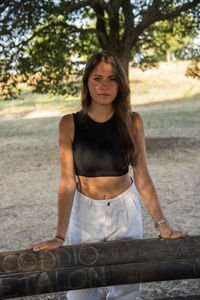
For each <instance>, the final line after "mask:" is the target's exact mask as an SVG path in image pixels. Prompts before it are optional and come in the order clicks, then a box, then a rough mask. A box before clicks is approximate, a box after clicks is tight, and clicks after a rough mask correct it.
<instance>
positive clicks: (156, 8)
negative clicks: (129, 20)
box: [131, 0, 199, 46]
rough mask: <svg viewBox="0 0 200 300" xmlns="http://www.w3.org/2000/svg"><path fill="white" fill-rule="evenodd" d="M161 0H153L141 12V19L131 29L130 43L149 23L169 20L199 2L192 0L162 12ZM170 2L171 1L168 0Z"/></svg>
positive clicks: (134, 40)
mask: <svg viewBox="0 0 200 300" xmlns="http://www.w3.org/2000/svg"><path fill="white" fill-rule="evenodd" d="M161 2H162V1H161V0H154V1H153V3H152V5H151V6H149V8H148V9H147V10H146V11H145V12H143V13H142V21H141V22H140V23H139V24H138V25H137V26H136V28H135V29H134V31H133V35H132V39H131V44H132V46H133V45H134V44H135V42H136V41H137V39H138V37H139V35H140V34H141V33H142V32H143V31H144V30H145V29H146V28H147V27H148V26H150V25H151V24H153V23H155V22H157V21H163V20H169V19H172V18H175V17H177V16H179V15H180V14H181V12H184V11H187V10H188V9H190V8H193V7H195V6H196V5H197V4H199V0H194V1H193V2H189V3H185V4H183V5H182V6H179V7H177V8H175V9H174V11H172V12H168V13H167V12H166V13H164V12H163V7H161V6H160V4H161ZM170 2H172V1H170ZM165 7H166V8H167V6H166V5H165ZM161 9H162V10H161Z"/></svg>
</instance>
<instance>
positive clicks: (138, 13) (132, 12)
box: [0, 0, 200, 98]
mask: <svg viewBox="0 0 200 300" xmlns="http://www.w3.org/2000/svg"><path fill="white" fill-rule="evenodd" d="M199 11H200V1H199V0H180V1H177V0H135V1H131V0H84V1H83V0H79V1H78V0H71V1H69V0H57V1H55V0H48V1H47V0H4V1H2V2H0V13H1V15H0V52H1V57H0V59H2V60H3V61H5V65H4V68H3V71H2V73H1V76H0V84H1V88H2V93H3V94H4V96H5V97H7V98H8V97H9V96H11V97H12V96H13V95H14V93H15V88H16V86H17V80H18V79H17V76H16V75H20V77H19V76H18V78H20V79H21V80H23V81H27V80H28V83H29V84H31V85H33V86H35V88H36V90H37V91H40V92H46V91H49V92H53V93H60V94H72V93H75V92H76V91H77V87H78V86H77V75H78V74H79V73H80V65H81V62H82V59H83V58H85V59H86V58H87V57H88V56H89V55H91V53H93V52H94V51H96V50H98V49H106V50H110V51H112V52H114V53H115V54H116V55H117V56H118V57H119V58H120V59H121V61H122V63H123V65H124V67H125V70H126V72H127V73H128V65H129V62H130V61H131V60H132V59H133V56H134V55H135V53H137V52H139V51H140V50H141V47H142V46H143V45H144V44H145V43H147V39H148V37H146V36H145V34H143V33H145V31H148V30H147V29H148V28H150V26H153V24H155V23H156V22H159V21H164V20H172V19H174V18H177V17H178V16H182V14H183V13H185V12H187V13H188V14H190V15H191V16H193V19H194V20H195V22H198V20H199ZM8 86H9V88H8Z"/></svg>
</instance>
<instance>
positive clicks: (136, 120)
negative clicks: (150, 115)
mask: <svg viewBox="0 0 200 300" xmlns="http://www.w3.org/2000/svg"><path fill="white" fill-rule="evenodd" d="M131 118H132V120H133V126H134V127H135V129H140V128H143V127H144V125H143V120H142V117H141V115H140V114H139V113H137V112H135V111H132V112H131Z"/></svg>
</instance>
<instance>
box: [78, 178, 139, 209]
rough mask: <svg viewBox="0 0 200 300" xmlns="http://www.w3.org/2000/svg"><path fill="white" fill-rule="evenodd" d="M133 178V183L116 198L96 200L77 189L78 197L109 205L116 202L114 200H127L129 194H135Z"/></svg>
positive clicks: (90, 203) (89, 201) (85, 200)
mask: <svg viewBox="0 0 200 300" xmlns="http://www.w3.org/2000/svg"><path fill="white" fill-rule="evenodd" d="M131 180H132V184H131V185H130V187H129V188H128V189H127V190H125V191H124V192H123V193H121V194H119V195H118V196H116V197H114V198H110V199H102V200H96V199H92V198H89V197H87V196H85V195H84V194H82V193H81V192H79V191H78V189H77V190H76V193H77V195H76V196H77V197H78V198H79V200H80V201H84V202H87V203H88V204H89V205H93V204H95V205H108V203H109V204H112V203H113V204H114V202H118V203H120V202H122V203H124V202H126V199H127V200H128V198H129V196H131V195H132V196H133V193H134V192H135V184H134V182H133V179H132V178H131Z"/></svg>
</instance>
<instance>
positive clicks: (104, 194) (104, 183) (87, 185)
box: [78, 174, 132, 200]
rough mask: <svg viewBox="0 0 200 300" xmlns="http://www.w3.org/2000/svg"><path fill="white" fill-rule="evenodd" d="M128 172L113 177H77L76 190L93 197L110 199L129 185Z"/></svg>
mask: <svg viewBox="0 0 200 300" xmlns="http://www.w3.org/2000/svg"><path fill="white" fill-rule="evenodd" d="M131 183H132V181H131V179H130V176H129V174H125V175H123V176H115V177H84V176H79V177H78V190H79V192H80V193H81V194H83V195H85V196H87V197H89V198H92V199H95V200H105V199H112V198H115V197H117V196H118V195H120V194H122V193H123V192H124V191H126V190H127V189H128V188H129V187H130V186H131Z"/></svg>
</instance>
